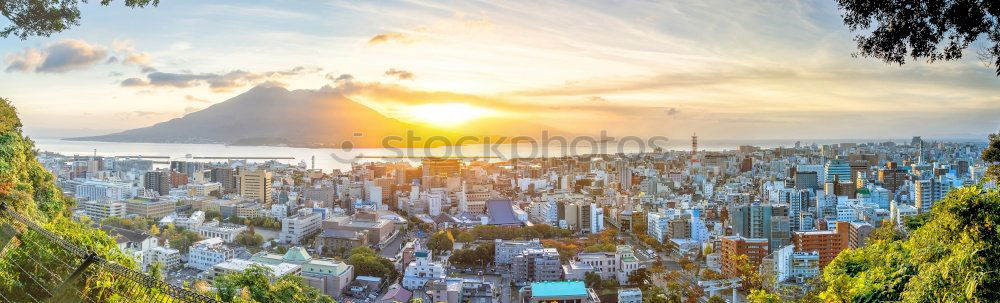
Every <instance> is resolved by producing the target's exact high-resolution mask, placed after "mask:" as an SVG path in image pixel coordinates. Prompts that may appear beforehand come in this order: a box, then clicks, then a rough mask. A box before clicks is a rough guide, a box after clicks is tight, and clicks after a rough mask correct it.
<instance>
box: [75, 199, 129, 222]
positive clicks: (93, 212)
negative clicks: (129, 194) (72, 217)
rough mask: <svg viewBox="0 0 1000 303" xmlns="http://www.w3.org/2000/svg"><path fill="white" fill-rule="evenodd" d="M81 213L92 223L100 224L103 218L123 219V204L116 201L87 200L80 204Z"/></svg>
mask: <svg viewBox="0 0 1000 303" xmlns="http://www.w3.org/2000/svg"><path fill="white" fill-rule="evenodd" d="M80 207H81V208H83V213H84V214H85V215H87V217H89V218H90V219H91V220H93V221H94V222H100V221H101V220H104V218H109V217H124V216H125V203H122V201H116V200H88V201H83V202H80Z"/></svg>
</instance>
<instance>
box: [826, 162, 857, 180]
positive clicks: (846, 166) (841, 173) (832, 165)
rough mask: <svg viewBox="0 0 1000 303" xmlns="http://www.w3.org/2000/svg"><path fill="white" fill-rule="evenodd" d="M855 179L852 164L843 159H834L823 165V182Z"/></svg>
mask: <svg viewBox="0 0 1000 303" xmlns="http://www.w3.org/2000/svg"><path fill="white" fill-rule="evenodd" d="M850 180H854V178H853V177H852V176H851V164H850V163H848V162H847V161H845V160H842V159H833V160H829V161H827V162H826V165H824V166H823V182H824V183H830V182H834V183H836V182H839V181H850Z"/></svg>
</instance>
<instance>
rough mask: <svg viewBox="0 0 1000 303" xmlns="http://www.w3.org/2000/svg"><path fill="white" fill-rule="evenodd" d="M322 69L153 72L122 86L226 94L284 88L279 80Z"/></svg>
mask: <svg viewBox="0 0 1000 303" xmlns="http://www.w3.org/2000/svg"><path fill="white" fill-rule="evenodd" d="M321 70H322V69H320V68H313V67H303V66H296V67H295V68H292V69H290V70H284V71H269V72H262V73H257V72H249V71H244V70H234V71H230V72H227V73H199V74H196V73H191V72H181V73H168V72H159V71H153V72H150V73H148V74H146V79H141V78H129V79H125V81H122V82H121V86H125V87H136V86H150V87H173V88H188V87H195V86H201V85H208V87H209V88H210V89H212V91H215V92H226V91H231V90H233V89H236V88H239V87H244V86H248V85H257V84H261V83H267V84H268V85H277V86H284V84H283V83H280V82H277V80H278V79H280V78H283V77H288V76H294V75H301V74H307V73H315V72H318V71H321Z"/></svg>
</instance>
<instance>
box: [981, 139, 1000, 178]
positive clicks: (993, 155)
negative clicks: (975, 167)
mask: <svg viewBox="0 0 1000 303" xmlns="http://www.w3.org/2000/svg"><path fill="white" fill-rule="evenodd" d="M982 158H983V161H985V162H986V163H987V164H989V165H990V166H989V167H988V168H986V177H987V178H989V179H990V180H993V181H994V182H996V183H997V184H998V185H1000V132H997V133H994V134H990V145H989V146H987V147H986V149H984V150H983V156H982Z"/></svg>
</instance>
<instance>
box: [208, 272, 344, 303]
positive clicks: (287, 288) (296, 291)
mask: <svg viewBox="0 0 1000 303" xmlns="http://www.w3.org/2000/svg"><path fill="white" fill-rule="evenodd" d="M214 285H215V288H216V291H215V295H216V298H218V299H219V300H220V301H223V302H260V303H279V302H280V303H285V302H291V303H296V302H302V303H305V302H316V303H336V301H334V300H333V299H332V298H330V297H329V296H327V295H325V294H323V293H322V292H320V291H319V290H317V289H315V288H312V287H309V286H308V285H307V284H306V283H305V281H303V280H302V278H301V277H298V276H292V275H286V276H282V277H275V276H274V273H273V272H272V271H271V270H270V269H269V268H266V267H263V266H259V265H253V266H251V267H250V268H248V269H247V270H245V271H243V272H242V273H230V274H224V275H220V276H218V277H216V278H215V283H214Z"/></svg>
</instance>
